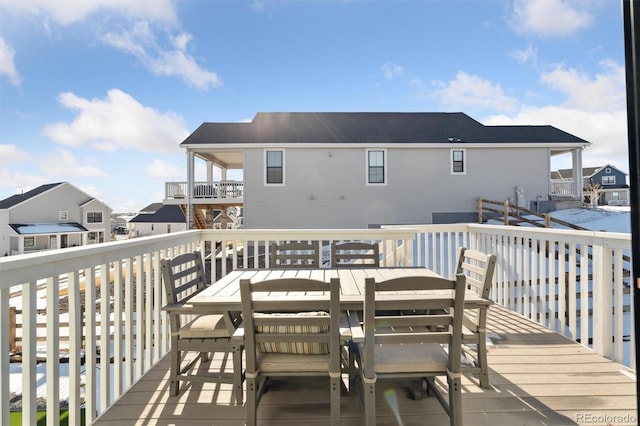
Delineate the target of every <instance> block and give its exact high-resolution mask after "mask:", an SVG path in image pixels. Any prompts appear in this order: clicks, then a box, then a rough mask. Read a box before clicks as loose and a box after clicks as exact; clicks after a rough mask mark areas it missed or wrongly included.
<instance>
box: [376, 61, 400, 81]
mask: <svg viewBox="0 0 640 426" xmlns="http://www.w3.org/2000/svg"><path fill="white" fill-rule="evenodd" d="M380 72H381V73H382V75H383V76H384V78H386V79H387V80H393V79H394V77H397V76H399V75H401V74H402V66H401V65H398V64H394V63H393V62H387V63H386V64H383V65H382V66H381V67H380Z"/></svg>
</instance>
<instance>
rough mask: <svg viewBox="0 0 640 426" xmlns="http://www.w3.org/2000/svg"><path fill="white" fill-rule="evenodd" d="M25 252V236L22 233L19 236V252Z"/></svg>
mask: <svg viewBox="0 0 640 426" xmlns="http://www.w3.org/2000/svg"><path fill="white" fill-rule="evenodd" d="M23 253H24V237H23V236H22V235H20V236H19V237H18V254H23Z"/></svg>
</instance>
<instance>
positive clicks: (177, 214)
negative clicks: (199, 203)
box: [128, 203, 187, 237]
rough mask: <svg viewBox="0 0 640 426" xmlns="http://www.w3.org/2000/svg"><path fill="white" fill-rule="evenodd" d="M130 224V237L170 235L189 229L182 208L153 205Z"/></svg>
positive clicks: (146, 208)
mask: <svg viewBox="0 0 640 426" xmlns="http://www.w3.org/2000/svg"><path fill="white" fill-rule="evenodd" d="M142 212H143V213H140V214H138V215H137V216H136V217H134V218H133V219H131V220H130V221H129V223H128V228H129V235H130V236H133V237H143V236H147V235H159V234H169V233H171V232H178V231H184V230H186V229H187V223H186V218H185V216H184V213H183V212H182V209H180V206H175V205H173V206H171V205H170V206H163V205H162V204H160V203H157V204H151V205H149V206H147V207H145V208H144V209H143V210H142Z"/></svg>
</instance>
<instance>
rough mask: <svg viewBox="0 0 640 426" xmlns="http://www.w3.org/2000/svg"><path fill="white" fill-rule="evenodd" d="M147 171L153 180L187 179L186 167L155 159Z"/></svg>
mask: <svg viewBox="0 0 640 426" xmlns="http://www.w3.org/2000/svg"><path fill="white" fill-rule="evenodd" d="M145 171H146V172H147V174H148V175H149V176H151V177H152V178H158V179H186V177H185V172H184V167H178V166H176V165H174V164H171V163H169V162H168V161H164V160H160V159H159V158H154V159H153V161H152V162H151V164H149V165H148V166H147V167H146V168H145Z"/></svg>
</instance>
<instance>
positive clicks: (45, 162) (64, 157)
mask: <svg viewBox="0 0 640 426" xmlns="http://www.w3.org/2000/svg"><path fill="white" fill-rule="evenodd" d="M40 169H41V170H42V172H43V173H45V174H47V175H48V176H51V177H61V178H62V179H64V180H69V178H88V177H91V178H105V177H109V174H108V173H106V172H103V171H102V170H100V169H99V168H97V167H94V166H91V165H89V164H86V163H85V162H82V161H80V160H78V159H77V158H76V157H75V156H74V155H73V154H72V153H71V152H70V151H68V150H65V149H58V150H57V151H56V152H55V153H54V154H51V155H47V156H44V157H43V158H42V161H41V163H40Z"/></svg>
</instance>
